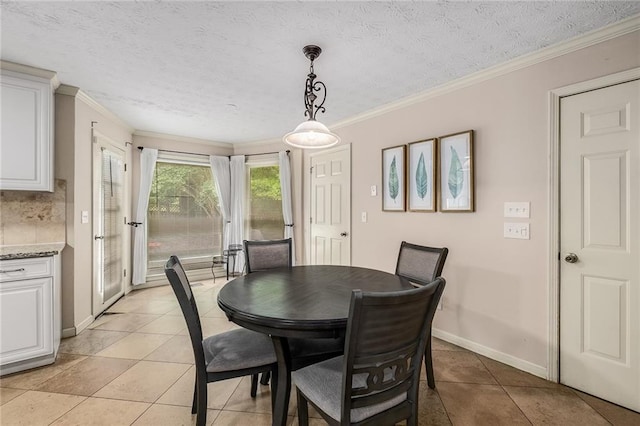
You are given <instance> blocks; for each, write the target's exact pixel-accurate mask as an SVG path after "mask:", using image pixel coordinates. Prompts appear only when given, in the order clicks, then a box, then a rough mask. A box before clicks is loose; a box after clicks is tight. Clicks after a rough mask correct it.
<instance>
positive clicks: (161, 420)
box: [133, 404, 219, 426]
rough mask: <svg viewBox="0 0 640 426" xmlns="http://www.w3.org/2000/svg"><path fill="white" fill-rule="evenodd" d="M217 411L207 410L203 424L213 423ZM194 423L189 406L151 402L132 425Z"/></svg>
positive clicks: (187, 425) (178, 425)
mask: <svg viewBox="0 0 640 426" xmlns="http://www.w3.org/2000/svg"><path fill="white" fill-rule="evenodd" d="M218 413H219V411H217V410H207V421H206V423H205V424H207V425H211V424H213V422H214V420H215V419H216V417H218ZM195 424H196V415H195V414H191V407H179V406H175V405H162V404H153V405H152V406H151V407H149V409H148V410H147V411H145V413H144V414H143V415H142V416H140V418H138V420H136V421H135V422H134V423H133V426H158V425H172V426H192V425H195Z"/></svg>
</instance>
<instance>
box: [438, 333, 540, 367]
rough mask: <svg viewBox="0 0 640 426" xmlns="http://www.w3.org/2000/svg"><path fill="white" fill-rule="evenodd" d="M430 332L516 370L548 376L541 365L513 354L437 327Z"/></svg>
mask: <svg viewBox="0 0 640 426" xmlns="http://www.w3.org/2000/svg"><path fill="white" fill-rule="evenodd" d="M431 334H432V335H433V336H434V337H437V338H438V339H442V340H444V341H445V342H449V343H452V344H454V345H457V346H460V347H462V348H465V349H468V350H470V351H472V352H475V353H477V354H480V355H483V356H486V357H487V358H491V359H493V360H495V361H498V362H501V363H503V364H507V365H510V366H511V367H513V368H517V369H518V370H522V371H526V372H527V373H531V374H533V375H534V376H538V377H541V378H543V379H545V380H546V379H547V377H548V376H547V374H548V372H547V369H546V368H545V367H543V366H541V365H536V364H534V363H532V362H529V361H525V360H523V359H520V358H516V357H514V356H513V355H509V354H505V353H504V352H500V351H497V350H495V349H492V348H489V347H486V346H483V345H481V344H479V343H476V342H472V341H471V340H467V339H464V338H462V337H459V336H456V335H454V334H451V333H447V332H446V331H442V330H438V329H437V328H434V329H432V331H431Z"/></svg>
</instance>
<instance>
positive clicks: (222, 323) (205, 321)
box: [178, 317, 235, 337]
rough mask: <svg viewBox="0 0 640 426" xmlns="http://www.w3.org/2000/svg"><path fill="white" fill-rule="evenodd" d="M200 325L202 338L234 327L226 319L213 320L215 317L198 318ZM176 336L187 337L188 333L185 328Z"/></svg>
mask: <svg viewBox="0 0 640 426" xmlns="http://www.w3.org/2000/svg"><path fill="white" fill-rule="evenodd" d="M200 324H201V325H202V335H203V336H204V337H207V336H212V335H214V334H220V333H224V332H225V331H229V330H231V329H232V327H233V326H234V325H235V324H233V323H232V322H231V321H229V320H228V319H227V318H215V317H213V318H212V317H202V318H200ZM178 334H182V335H188V334H189V331H188V330H187V329H186V328H185V329H184V330H182V331H180V332H179V333H178Z"/></svg>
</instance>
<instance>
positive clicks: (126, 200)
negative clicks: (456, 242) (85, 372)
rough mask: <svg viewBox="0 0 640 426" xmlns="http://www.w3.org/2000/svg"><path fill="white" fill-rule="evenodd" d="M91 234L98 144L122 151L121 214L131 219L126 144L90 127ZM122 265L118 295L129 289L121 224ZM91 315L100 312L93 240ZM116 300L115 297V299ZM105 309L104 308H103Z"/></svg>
mask: <svg viewBox="0 0 640 426" xmlns="http://www.w3.org/2000/svg"><path fill="white" fill-rule="evenodd" d="M91 142H92V143H91V145H92V149H91V179H92V182H91V198H92V200H91V235H92V238H93V236H94V235H96V226H97V224H98V220H97V214H98V211H97V208H96V207H97V205H96V203H97V199H98V195H99V182H97V180H96V173H98V170H97V169H96V164H95V160H96V154H97V152H96V150H99V149H100V145H102V146H107V147H108V148H109V149H111V150H112V151H118V152H121V153H122V160H123V162H124V165H125V169H124V175H123V178H124V181H123V195H122V197H123V206H122V207H123V216H124V218H125V222H126V221H127V220H130V219H131V190H130V189H131V182H130V180H129V175H128V170H127V164H128V150H127V145H126V143H125V144H118V143H117V142H116V141H114V140H113V139H111V138H110V137H108V136H106V135H104V134H102V133H100V132H98V131H97V130H95V129H94V128H92V129H91ZM122 246H123V247H122V267H123V269H124V270H125V273H126V276H124V277H123V278H122V280H123V281H122V294H120V295H119V297H122V296H123V295H125V294H127V293H128V292H129V291H130V281H131V278H130V277H131V272H130V271H131V265H130V262H131V233H130V232H127V228H126V227H125V225H124V224H123V233H122ZM91 253H92V255H91V261H92V264H91V270H92V271H91V315H92V316H93V317H94V318H95V317H97V316H98V315H99V314H100V313H102V312H103V311H101V312H100V313H97V312H96V300H95V295H96V293H95V291H96V287H95V286H96V280H97V274H98V268H97V254H98V253H97V252H96V246H95V241H92V244H91ZM116 300H117V299H116ZM105 310H106V309H105Z"/></svg>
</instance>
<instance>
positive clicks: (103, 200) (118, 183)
mask: <svg viewBox="0 0 640 426" xmlns="http://www.w3.org/2000/svg"><path fill="white" fill-rule="evenodd" d="M93 146H94V156H93V171H94V192H93V212H94V213H93V230H94V252H93V253H94V256H93V258H94V280H93V281H94V282H93V315H94V317H95V316H97V315H99V314H100V313H102V312H103V311H104V310H105V309H107V308H108V307H109V306H111V305H112V304H113V303H114V302H115V301H116V300H118V299H119V298H120V296H122V295H123V294H124V283H125V260H124V259H125V257H124V256H125V253H128V251H127V250H126V246H125V232H128V229H126V228H127V226H126V224H125V222H126V218H125V216H126V204H125V193H126V187H125V163H124V159H125V153H124V151H123V150H122V149H119V148H118V147H117V146H115V145H114V144H111V143H109V140H108V139H106V138H104V137H99V136H97V137H94V144H93Z"/></svg>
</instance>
